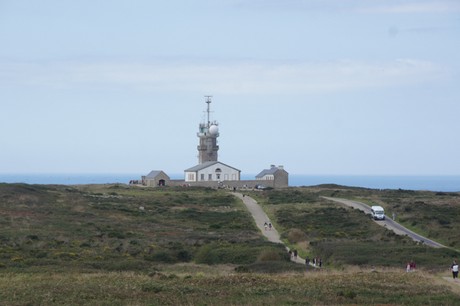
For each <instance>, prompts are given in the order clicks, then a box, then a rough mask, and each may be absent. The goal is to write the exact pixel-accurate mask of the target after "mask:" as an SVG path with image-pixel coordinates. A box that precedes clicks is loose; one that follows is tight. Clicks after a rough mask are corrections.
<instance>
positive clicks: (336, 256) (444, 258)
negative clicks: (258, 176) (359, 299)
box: [253, 186, 460, 270]
mask: <svg viewBox="0 0 460 306" xmlns="http://www.w3.org/2000/svg"><path fill="white" fill-rule="evenodd" d="M333 187H334V189H332V190H331V189H329V188H330V186H326V187H323V188H319V187H314V188H291V189H284V190H272V191H265V192H263V193H260V192H259V193H253V195H254V196H255V197H257V199H258V201H259V202H260V203H262V204H263V205H264V207H265V210H266V211H267V212H268V214H269V215H270V216H272V217H273V218H274V223H275V224H276V225H277V229H278V231H280V232H281V235H282V238H283V240H284V241H286V242H287V244H288V245H289V246H290V247H291V248H295V249H298V250H299V251H300V254H301V255H302V256H309V257H310V258H312V257H321V258H322V259H323V262H324V263H325V265H326V266H334V267H340V266H343V265H366V266H375V265H378V266H390V267H404V266H405V263H406V262H408V261H410V260H415V261H416V262H417V263H418V264H419V266H420V267H423V268H424V269H429V270H442V269H445V267H446V266H447V265H448V264H449V262H450V261H451V260H452V259H453V258H456V257H458V256H459V253H458V252H457V251H455V250H451V249H444V248H442V249H434V248H430V247H427V246H424V245H421V244H419V243H416V242H414V241H412V240H411V239H409V238H407V237H403V236H398V235H396V234H394V233H393V232H392V231H390V230H387V229H385V228H384V227H381V226H379V225H377V224H376V223H375V222H373V221H372V220H370V218H369V216H367V215H365V214H364V213H363V212H361V211H359V210H355V209H352V208H345V207H343V206H340V205H338V204H336V203H330V202H329V201H326V200H324V199H322V198H321V197H320V196H322V195H326V196H336V197H343V198H350V199H354V200H359V201H362V202H364V203H369V204H371V203H376V204H379V205H382V206H384V207H385V209H386V210H387V213H388V211H393V210H395V211H396V214H397V216H398V220H399V221H403V223H406V224H407V223H409V221H408V220H405V218H408V219H410V220H411V221H410V223H411V226H408V227H411V228H414V229H415V231H416V232H423V233H426V234H427V236H429V237H430V238H433V239H436V238H439V237H440V236H441V235H444V237H445V238H444V239H447V240H449V241H450V242H451V245H454V244H455V243H457V242H458V235H457V234H456V233H457V232H458V231H459V230H460V226H459V225H457V224H456V223H455V222H454V220H452V218H455V216H458V215H460V202H456V201H458V200H459V197H457V194H447V195H446V194H438V193H430V192H414V191H392V190H384V191H380V190H369V189H362V188H339V187H338V186H333ZM395 207H396V208H397V209H398V210H397V209H396V208H395ZM400 211H401V213H400ZM402 211H404V213H402ZM404 221H405V222H404ZM417 224H418V226H417ZM445 228H449V229H450V230H453V232H450V233H447V232H445ZM444 239H440V240H441V242H442V240H444Z"/></svg>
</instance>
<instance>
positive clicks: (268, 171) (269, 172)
mask: <svg viewBox="0 0 460 306" xmlns="http://www.w3.org/2000/svg"><path fill="white" fill-rule="evenodd" d="M278 170H281V169H280V168H278V167H271V168H270V169H264V170H262V172H260V173H259V174H257V175H256V178H259V177H264V176H266V175H268V174H275V173H276V171H278Z"/></svg>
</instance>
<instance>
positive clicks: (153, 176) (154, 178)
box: [142, 170, 171, 187]
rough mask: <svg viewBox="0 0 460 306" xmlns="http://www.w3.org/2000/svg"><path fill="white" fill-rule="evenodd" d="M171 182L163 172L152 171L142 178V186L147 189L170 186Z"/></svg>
mask: <svg viewBox="0 0 460 306" xmlns="http://www.w3.org/2000/svg"><path fill="white" fill-rule="evenodd" d="M170 182H171V179H170V178H169V176H168V175H167V174H166V173H164V172H163V171H161V170H152V171H150V173H149V174H147V175H145V176H143V177H142V185H144V186H147V187H158V186H168V185H169V183H170Z"/></svg>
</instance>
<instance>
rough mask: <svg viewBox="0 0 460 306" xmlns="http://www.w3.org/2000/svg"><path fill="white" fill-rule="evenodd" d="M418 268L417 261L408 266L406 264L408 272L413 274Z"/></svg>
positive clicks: (410, 262)
mask: <svg viewBox="0 0 460 306" xmlns="http://www.w3.org/2000/svg"><path fill="white" fill-rule="evenodd" d="M416 267H417V266H416V265H415V261H413V260H412V261H409V262H408V263H407V264H406V272H412V271H415V268H416Z"/></svg>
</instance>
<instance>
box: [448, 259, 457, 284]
mask: <svg viewBox="0 0 460 306" xmlns="http://www.w3.org/2000/svg"><path fill="white" fill-rule="evenodd" d="M450 269H451V270H452V278H453V279H454V281H456V280H457V278H458V263H457V261H456V260H454V262H453V263H452V266H451V267H450Z"/></svg>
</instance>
